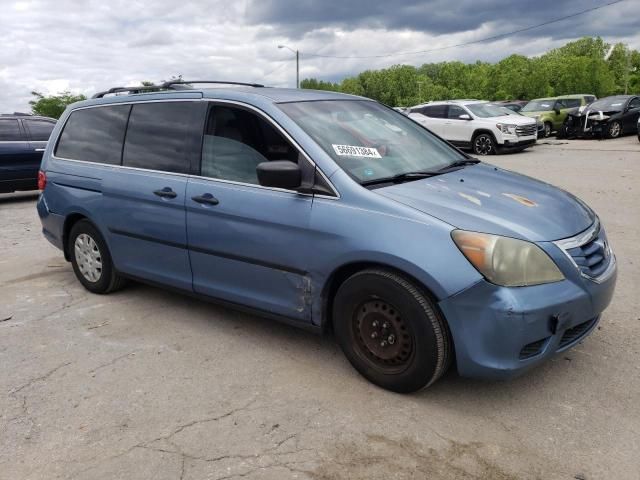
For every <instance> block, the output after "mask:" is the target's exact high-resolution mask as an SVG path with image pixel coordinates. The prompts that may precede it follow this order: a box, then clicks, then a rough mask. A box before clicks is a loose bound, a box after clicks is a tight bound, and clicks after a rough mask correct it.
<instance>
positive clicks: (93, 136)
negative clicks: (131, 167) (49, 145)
mask: <svg viewBox="0 0 640 480" xmlns="http://www.w3.org/2000/svg"><path fill="white" fill-rule="evenodd" d="M129 108H130V107H129V105H114V106H106V107H94V108H85V109H82V110H76V111H75V112H73V113H72V114H71V115H70V116H69V120H67V123H66V125H65V126H64V130H63V131H62V134H61V135H60V140H59V141H58V146H57V147H56V153H55V155H56V156H57V157H60V158H69V159H71V160H84V161H86V162H94V163H106V164H109V165H120V157H121V154H122V142H123V140H124V132H125V129H126V127H127V117H128V116H129Z"/></svg>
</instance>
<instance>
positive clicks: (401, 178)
mask: <svg viewBox="0 0 640 480" xmlns="http://www.w3.org/2000/svg"><path fill="white" fill-rule="evenodd" d="M441 173H444V172H441V171H429V170H423V171H417V172H405V173H399V174H398V175H393V176H392V177H383V178H376V179H373V180H365V181H364V182H360V185H363V186H365V187H366V186H368V185H377V184H379V183H402V182H410V181H411V180H420V179H421V178H429V177H433V176H435V175H440V174H441Z"/></svg>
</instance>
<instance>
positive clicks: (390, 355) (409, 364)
mask: <svg viewBox="0 0 640 480" xmlns="http://www.w3.org/2000/svg"><path fill="white" fill-rule="evenodd" d="M333 326H334V331H335V335H336V339H337V341H338V344H339V345H340V347H341V348H342V351H343V352H344V354H345V355H346V357H347V359H348V360H349V361H350V362H351V364H352V365H353V366H354V367H355V369H356V370H357V371H358V372H359V373H360V374H361V375H362V376H363V377H365V378H366V379H367V380H369V381H370V382H372V383H374V384H376V385H378V386H380V387H382V388H385V389H387V390H391V391H394V392H399V393H409V392H414V391H416V390H420V389H421V388H424V387H427V386H429V385H431V384H432V383H434V382H435V381H436V380H438V379H439V378H440V377H441V376H442V375H443V374H444V373H445V372H446V371H447V369H448V367H449V364H450V363H451V356H452V353H451V350H452V346H451V340H450V337H449V330H448V328H447V325H446V323H445V321H444V320H443V319H442V317H441V316H440V314H439V313H438V312H437V310H436V307H435V306H434V304H433V303H432V302H431V300H430V299H429V297H428V296H427V295H426V294H425V293H424V292H423V291H422V289H420V288H419V287H417V286H416V285H414V284H413V283H412V282H411V281H409V280H407V279H406V278H404V277H403V276H401V275H398V274H396V273H394V272H391V271H388V270H383V269H368V270H363V271H361V272H358V273H356V274H354V275H353V276H351V277H349V278H348V279H347V280H346V281H345V282H344V283H343V284H342V285H341V286H340V288H339V289H338V291H337V293H336V296H335V298H334V302H333ZM374 335H375V336H374ZM378 339H380V343H378ZM383 344H384V345H383Z"/></svg>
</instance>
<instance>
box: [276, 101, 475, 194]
mask: <svg viewBox="0 0 640 480" xmlns="http://www.w3.org/2000/svg"><path fill="white" fill-rule="evenodd" d="M278 107H280V109H282V110H283V111H284V112H285V113H286V114H287V115H288V116H289V117H290V118H292V119H293V120H294V121H295V122H296V123H297V124H298V125H299V126H300V127H301V128H302V129H303V130H304V131H305V132H306V133H307V134H308V135H309V136H311V138H313V139H314V140H315V141H316V142H317V143H318V145H320V146H321V147H322V148H323V149H324V151H325V152H327V154H328V155H329V156H331V158H333V160H335V162H336V163H337V164H338V165H339V166H340V167H341V168H342V169H343V170H344V171H345V172H347V173H348V174H349V175H350V176H351V177H352V178H354V179H356V181H358V182H359V183H363V182H367V183H368V182H371V181H375V180H378V179H386V178H390V177H394V176H396V175H402V174H405V173H410V172H424V171H435V170H439V169H442V168H445V167H447V166H448V165H451V164H452V163H454V162H459V161H463V160H465V159H466V157H465V156H464V155H463V154H462V153H461V152H459V151H458V150H456V149H455V148H452V147H450V146H449V145H447V144H446V143H445V142H443V141H442V140H440V139H439V138H437V137H436V136H434V135H433V134H431V133H430V132H429V131H428V130H426V129H425V128H423V127H421V126H420V125H418V124H417V123H415V122H414V121H413V120H411V119H409V118H407V117H406V116H404V115H402V114H400V113H398V112H395V111H394V110H391V109H389V108H387V107H384V106H383V105H380V104H379V103H376V102H371V101H367V100H323V101H314V102H293V103H282V104H279V105H278Z"/></svg>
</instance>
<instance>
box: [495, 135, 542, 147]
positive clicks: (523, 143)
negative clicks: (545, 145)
mask: <svg viewBox="0 0 640 480" xmlns="http://www.w3.org/2000/svg"><path fill="white" fill-rule="evenodd" d="M536 139H537V134H534V135H527V136H518V135H506V134H502V137H501V138H499V139H497V140H498V143H499V145H498V147H499V148H500V149H502V150H510V149H514V148H522V147H529V146H531V145H533V144H535V143H536Z"/></svg>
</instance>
